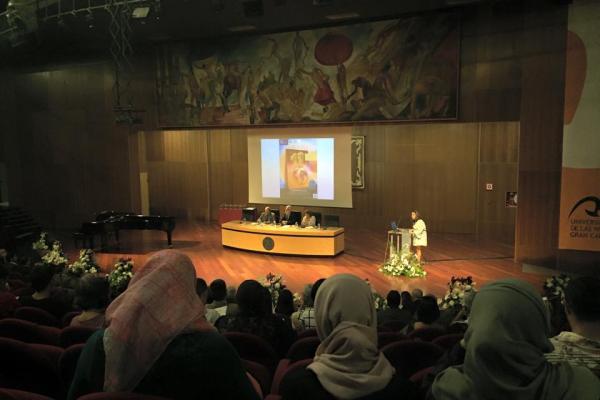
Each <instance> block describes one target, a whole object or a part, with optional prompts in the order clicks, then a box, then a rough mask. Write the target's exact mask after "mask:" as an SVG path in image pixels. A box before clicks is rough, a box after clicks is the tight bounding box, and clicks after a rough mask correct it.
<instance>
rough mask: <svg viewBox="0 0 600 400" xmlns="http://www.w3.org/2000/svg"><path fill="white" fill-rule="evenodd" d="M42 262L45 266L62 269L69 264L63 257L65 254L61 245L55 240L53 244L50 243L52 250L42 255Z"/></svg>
mask: <svg viewBox="0 0 600 400" xmlns="http://www.w3.org/2000/svg"><path fill="white" fill-rule="evenodd" d="M42 261H43V262H44V263H45V264H49V265H54V266H56V267H62V266H65V265H67V264H68V263H69V260H68V259H67V257H65V253H63V250H62V244H61V243H60V242H59V241H58V240H55V241H54V243H52V249H51V250H50V251H49V252H47V253H46V254H44V256H43V257H42Z"/></svg>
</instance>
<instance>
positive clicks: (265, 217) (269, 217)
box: [257, 207, 275, 224]
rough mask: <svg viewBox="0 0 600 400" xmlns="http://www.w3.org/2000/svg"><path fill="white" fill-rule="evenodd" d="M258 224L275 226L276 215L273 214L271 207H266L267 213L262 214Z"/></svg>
mask: <svg viewBox="0 0 600 400" xmlns="http://www.w3.org/2000/svg"><path fill="white" fill-rule="evenodd" d="M257 222H259V223H263V224H274V223H275V213H273V212H271V209H270V208H269V207H265V211H264V212H263V213H262V214H260V217H258V221H257Z"/></svg>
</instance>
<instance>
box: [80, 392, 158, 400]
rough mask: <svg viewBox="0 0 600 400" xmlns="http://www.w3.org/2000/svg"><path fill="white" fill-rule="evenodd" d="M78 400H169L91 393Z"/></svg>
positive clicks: (142, 396) (144, 395)
mask: <svg viewBox="0 0 600 400" xmlns="http://www.w3.org/2000/svg"><path fill="white" fill-rule="evenodd" d="M78 400H169V399H167V398H164V397H158V396H150V395H148V394H138V393H104V392H102V393H90V394H86V395H85V396H81V397H80V398H79V399H78Z"/></svg>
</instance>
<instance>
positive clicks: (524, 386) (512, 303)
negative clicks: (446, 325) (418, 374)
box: [431, 279, 600, 400]
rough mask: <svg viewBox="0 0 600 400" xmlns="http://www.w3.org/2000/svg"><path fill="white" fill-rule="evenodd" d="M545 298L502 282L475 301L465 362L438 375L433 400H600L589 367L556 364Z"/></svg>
mask: <svg viewBox="0 0 600 400" xmlns="http://www.w3.org/2000/svg"><path fill="white" fill-rule="evenodd" d="M549 334H550V326H549V321H548V315H547V311H546V308H545V306H544V303H543V302H542V298H541V297H540V295H539V294H538V293H537V292H536V291H535V289H534V288H533V287H532V286H531V285H530V284H528V283H526V282H523V281H519V280H517V279H503V280H499V281H496V282H494V283H491V284H489V285H487V286H485V287H484V288H483V289H481V291H480V292H479V293H478V294H477V296H476V297H475V299H474V301H473V307H472V310H471V313H470V317H469V328H468V329H467V332H466V334H465V338H464V340H463V343H462V345H463V346H464V347H465V350H466V354H465V360H464V363H463V364H462V365H460V366H457V367H451V368H448V369H446V370H445V371H443V372H442V373H441V374H439V375H438V376H437V378H436V379H435V381H434V383H433V387H432V391H431V392H432V393H431V394H432V396H431V397H432V398H434V399H435V400H455V399H456V400H458V399H461V400H470V399H473V400H475V399H477V400H496V399H497V400H505V399H511V400H598V399H599V398H600V381H599V380H598V378H596V377H595V376H594V375H593V374H592V372H590V371H589V370H588V369H586V368H580V367H572V366H570V365H568V364H566V363H565V364H559V365H552V364H550V363H549V362H548V361H547V360H546V359H545V358H544V353H548V352H550V351H552V348H553V346H552V344H551V342H550V339H549V338H548V336H549Z"/></svg>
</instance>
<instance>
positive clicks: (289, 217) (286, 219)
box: [281, 205, 299, 225]
mask: <svg viewBox="0 0 600 400" xmlns="http://www.w3.org/2000/svg"><path fill="white" fill-rule="evenodd" d="M296 222H299V221H297V218H296V216H295V215H294V214H293V213H292V206H290V205H287V206H285V211H284V212H283V214H282V216H281V224H282V225H294V224H295V223H296Z"/></svg>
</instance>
